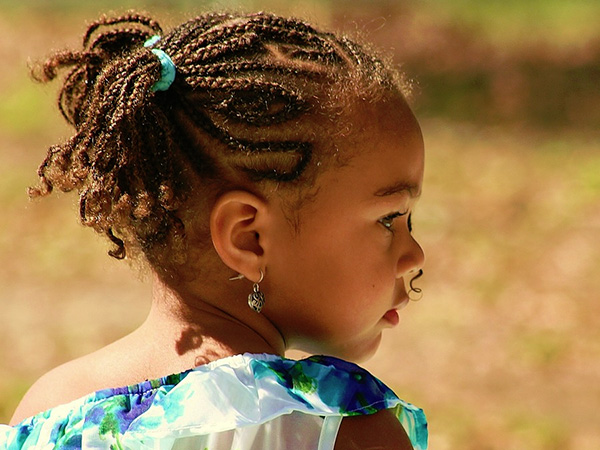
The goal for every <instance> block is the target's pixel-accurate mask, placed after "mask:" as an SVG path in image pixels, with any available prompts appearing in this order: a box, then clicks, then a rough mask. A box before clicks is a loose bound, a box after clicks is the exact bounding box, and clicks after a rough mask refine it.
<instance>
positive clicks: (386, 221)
mask: <svg viewBox="0 0 600 450" xmlns="http://www.w3.org/2000/svg"><path fill="white" fill-rule="evenodd" d="M406 214H408V219H407V221H406V222H407V226H408V231H409V232H412V220H411V219H412V214H409V213H408V211H406V212H400V211H396V212H395V213H392V214H390V215H387V216H385V217H383V218H381V219H379V223H381V225H383V227H384V228H385V229H386V230H389V231H391V232H392V233H393V232H394V229H393V228H392V227H393V225H394V219H397V218H398V217H402V216H405V215H406Z"/></svg>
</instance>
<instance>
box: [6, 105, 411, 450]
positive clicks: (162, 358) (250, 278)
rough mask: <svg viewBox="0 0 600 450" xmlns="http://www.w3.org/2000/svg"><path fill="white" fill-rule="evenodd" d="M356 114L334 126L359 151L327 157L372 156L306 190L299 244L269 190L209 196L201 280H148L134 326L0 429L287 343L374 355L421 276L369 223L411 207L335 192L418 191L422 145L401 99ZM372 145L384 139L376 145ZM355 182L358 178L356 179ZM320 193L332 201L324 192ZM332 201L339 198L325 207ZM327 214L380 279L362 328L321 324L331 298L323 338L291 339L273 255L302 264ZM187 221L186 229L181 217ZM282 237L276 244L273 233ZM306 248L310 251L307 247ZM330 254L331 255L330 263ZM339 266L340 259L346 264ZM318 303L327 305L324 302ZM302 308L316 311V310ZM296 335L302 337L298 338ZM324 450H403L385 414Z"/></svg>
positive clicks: (347, 428)
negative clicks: (257, 306) (389, 315)
mask: <svg viewBox="0 0 600 450" xmlns="http://www.w3.org/2000/svg"><path fill="white" fill-rule="evenodd" d="M360 106H361V108H362V110H361V111H358V112H355V113H348V117H346V119H347V120H348V121H352V123H354V124H355V125H356V129H357V130H360V133H361V135H365V134H366V136H364V137H363V140H362V141H361V140H357V139H356V138H355V137H354V136H347V137H346V138H343V139H340V140H339V141H338V142H337V145H338V147H339V148H340V149H342V150H343V146H344V145H348V146H350V145H353V146H355V145H357V144H359V145H361V144H363V145H364V144H365V143H367V142H368V143H369V144H370V147H371V150H370V151H371V152H372V153H371V154H367V155H362V156H361V155H359V156H357V157H355V158H353V159H352V160H351V161H356V162H357V165H356V166H353V165H352V162H351V163H350V164H349V165H348V166H344V167H342V168H335V169H330V170H329V171H327V172H326V175H322V176H320V177H319V178H318V179H317V182H316V185H315V190H316V191H317V192H318V194H317V195H316V196H315V199H314V201H312V202H310V203H309V204H308V206H306V207H305V208H303V210H302V212H301V218H302V220H301V223H302V226H301V228H300V231H299V232H297V231H296V230H293V226H292V225H291V224H290V223H289V222H288V221H287V218H286V214H285V202H284V200H283V199H282V197H281V196H280V195H278V194H277V191H276V190H275V189H274V190H272V191H271V192H267V193H266V194H265V195H264V196H262V195H256V194H253V193H250V192H247V191H241V190H236V191H230V192H227V193H226V194H224V195H222V196H220V197H219V198H218V199H217V200H216V202H215V203H214V205H213V206H212V208H211V214H210V221H209V227H210V232H211V236H212V241H213V245H214V247H211V248H210V249H209V250H208V251H207V252H205V253H204V254H203V255H202V258H201V259H202V266H203V267H204V268H205V270H203V273H202V276H201V277H195V278H194V277H192V278H189V277H177V278H172V279H170V281H169V282H168V283H165V281H164V279H163V278H161V277H159V276H156V275H155V276H154V278H153V287H154V289H153V299H152V306H151V309H150V313H149V315H148V317H147V319H146V321H145V322H144V324H143V325H142V326H141V327H140V328H138V329H137V330H135V331H134V332H133V333H131V334H130V335H128V336H126V337H124V338H122V339H120V340H119V341H117V342H115V343H113V344H111V345H109V346H107V347H105V348H103V349H100V350H98V351H97V352H94V353H92V354H90V355H87V356H83V357H81V358H79V359H76V360H74V361H71V362H68V363H66V364H64V365H62V366H60V367H58V368H56V369H54V370H52V371H51V372H49V373H47V374H46V375H44V376H43V377H42V378H40V379H39V380H38V381H37V382H36V383H35V384H34V385H33V387H32V388H31V389H30V390H29V392H28V393H27V394H26V396H25V397H24V399H23V400H22V402H21V404H20V405H19V407H18V408H17V410H16V412H15V414H14V416H13V418H12V420H11V423H12V424H16V423H18V422H20V421H21V420H22V419H24V418H26V417H28V416H31V415H33V414H36V413H38V412H40V411H43V410H45V409H48V408H51V407H54V406H56V405H58V404H61V403H66V402H69V401H72V400H75V399H77V398H79V397H81V396H83V395H85V394H87V393H89V392H93V391H96V390H99V389H102V388H108V387H114V386H123V385H129V384H134V383H138V382H140V381H141V380H144V379H154V378H158V377H161V376H164V375H166V374H171V373H177V372H181V371H184V370H187V369H190V368H192V367H196V366H198V365H200V364H205V363H207V362H210V361H214V360H217V359H221V358H224V357H227V356H231V355H235V354H240V353H245V352H249V353H270V354H278V355H283V354H284V353H285V351H286V349H287V348H289V347H290V342H292V345H295V346H297V347H300V348H301V347H302V343H303V342H309V343H310V347H311V349H312V350H318V349H315V348H314V347H315V345H316V344H315V343H316V342H318V340H319V339H321V340H323V345H322V347H321V348H322V349H324V350H325V351H327V350H336V349H338V350H339V351H340V352H342V353H344V352H346V351H347V350H348V348H346V347H347V346H346V347H344V346H342V347H340V345H339V341H340V334H339V333H340V332H341V331H343V330H344V329H345V328H346V327H348V326H351V327H354V329H353V330H352V333H353V334H356V335H357V336H359V337H360V339H361V340H360V341H357V342H356V343H355V345H354V346H352V348H358V349H359V353H360V354H357V355H354V356H356V357H357V358H361V357H363V358H364V357H365V356H369V354H371V353H372V351H374V348H373V346H375V348H376V345H377V344H378V342H379V337H380V334H381V332H382V330H383V329H384V328H387V327H388V326H389V323H387V322H386V320H385V319H383V318H382V317H383V315H385V314H386V312H387V311H389V310H390V309H392V308H395V307H397V305H398V303H399V301H400V300H402V299H403V298H404V296H405V290H404V283H405V281H407V279H410V275H411V274H412V273H414V271H416V270H418V269H419V268H420V266H421V265H422V264H423V254H422V251H421V249H420V247H419V246H418V244H416V242H415V241H414V239H412V237H411V236H410V233H409V232H408V230H407V226H406V225H407V224H406V217H405V218H404V219H400V218H399V219H396V220H397V222H396V221H395V222H394V227H395V231H394V233H389V231H388V230H386V229H385V227H383V226H382V224H381V223H380V221H379V220H378V219H380V217H381V216H383V215H385V214H388V213H389V212H390V210H392V211H393V210H395V209H403V210H404V209H406V208H409V209H410V208H412V205H413V203H414V199H412V198H410V197H403V196H401V197H398V198H396V199H394V200H393V201H392V203H391V204H389V205H388V204H381V203H375V202H373V204H374V205H375V206H373V205H372V204H371V203H370V202H366V203H360V202H357V201H354V200H352V201H351V202H350V203H349V204H347V203H344V202H342V201H341V200H343V197H345V196H346V194H345V193H344V192H345V191H347V190H352V192H353V193H354V194H356V195H359V194H360V195H362V194H361V193H366V192H369V193H371V192H372V188H373V187H374V186H373V185H372V184H371V182H370V180H372V179H373V178H374V177H373V175H377V176H376V177H375V178H379V177H378V175H381V178H382V179H381V182H383V183H387V184H389V182H397V181H405V182H406V183H407V184H414V185H416V186H417V187H418V188H419V189H420V184H421V182H422V140H421V138H420V131H419V130H418V126H417V125H416V122H415V120H414V117H413V116H412V113H411V112H410V110H409V109H408V107H407V106H406V104H405V103H404V101H403V100H402V99H399V98H398V97H395V98H393V99H392V101H389V102H387V103H386V104H378V105H360ZM367 107H368V108H372V110H371V111H370V113H371V114H365V112H364V108H367ZM373 115H375V117H376V120H374V121H366V122H365V121H364V120H363V119H361V118H363V117H365V116H366V117H373ZM382 127H383V128H382ZM390 128H391V129H392V130H391V131H390V130H389V129H390ZM386 131H389V133H386ZM383 135H385V138H382V137H381V136H383ZM405 136H409V137H408V138H405ZM361 157H362V158H366V159H365V161H367V160H368V161H371V162H373V161H376V162H377V164H379V165H380V166H377V165H374V166H371V167H367V166H364V167H363V168H362V169H361V166H360V164H358V163H359V162H360V158H361ZM398 157H402V158H405V159H406V161H412V162H407V164H408V166H407V169H404V168H403V166H402V164H400V165H397V166H396V167H397V169H398V170H396V168H395V167H393V165H392V164H393V161H396V160H397V158H398ZM365 164H366V163H365ZM378 167H380V168H378ZM390 168H391V169H390ZM361 173H362V174H363V175H364V177H363V178H360V177H361ZM398 178H400V180H398ZM332 182H333V183H334V184H336V185H338V187H340V186H341V187H342V189H334V188H332V187H331V186H329V184H330V183H332ZM320 188H324V189H323V192H324V193H322V192H319V190H320ZM361 189H362V190H361ZM363 191H364V192H363ZM354 194H353V195H354ZM332 195H333V196H334V197H332ZM335 195H339V196H341V197H340V198H338V199H336V198H335ZM333 204H339V205H342V206H341V207H342V208H345V209H348V208H361V209H358V210H351V209H348V213H349V214H348V217H343V216H342V217H340V220H341V222H340V223H339V224H337V225H336V227H337V228H336V229H337V230H338V231H339V233H340V234H339V238H340V239H344V237H346V235H347V232H354V231H353V230H355V229H357V227H358V228H360V230H365V232H366V234H365V238H367V239H370V237H371V236H372V237H373V239H374V241H373V242H372V243H369V242H367V245H368V246H373V247H374V248H372V249H371V250H370V251H369V252H365V251H361V250H360V248H359V249H357V250H358V251H359V252H360V255H359V256H360V257H361V258H363V261H364V262H365V264H366V265H365V266H363V271H364V270H371V271H373V273H383V274H384V275H383V278H382V279H380V280H373V290H371V288H370V286H369V287H368V288H367V289H366V291H365V293H363V294H361V295H363V297H364V296H368V295H372V296H373V297H372V299H370V297H366V298H365V300H368V301H365V300H361V299H357V301H359V302H360V301H362V302H363V304H364V305H365V306H364V308H365V314H363V316H365V317H373V319H372V320H371V319H370V320H369V321H368V322H362V321H359V322H353V321H352V320H354V319H351V318H350V316H344V315H338V314H332V312H331V311H335V310H336V308H337V309H339V310H341V309H342V308H343V307H344V302H345V301H346V297H345V296H338V298H336V297H335V295H331V301H332V302H334V303H333V305H330V306H328V307H329V308H333V310H331V311H329V312H328V313H329V314H331V315H334V316H335V317H331V321H332V323H334V324H335V325H334V326H333V327H332V328H331V329H328V330H325V331H323V330H322V329H319V330H318V332H315V331H314V330H313V329H312V327H311V326H310V324H303V323H302V322H300V325H299V326H296V325H294V326H293V327H292V323H291V322H289V320H284V319H283V318H285V316H286V314H285V311H288V314H287V315H288V316H290V315H295V314H296V313H297V308H298V307H301V305H300V306H297V305H294V304H290V302H292V301H298V302H299V301H301V297H299V298H298V299H296V298H294V297H289V296H287V297H286V296H282V295H278V294H277V290H276V289H273V287H274V286H286V285H285V283H286V278H289V277H287V276H284V275H278V274H286V273H289V267H287V266H286V264H289V263H288V262H285V258H284V259H282V258H281V257H280V255H278V252H280V251H281V247H282V246H285V245H288V244H286V242H289V246H290V248H291V249H292V250H293V251H294V252H302V251H303V250H302V249H303V248H304V247H303V245H306V247H305V249H304V252H311V251H312V250H311V248H310V245H309V243H310V242H311V239H314V238H316V237H317V236H316V235H317V234H319V233H325V232H326V231H327V230H329V232H330V231H331V229H330V228H328V227H329V226H331V221H329V222H327V221H323V220H322V218H321V217H320V215H321V214H327V213H329V212H330V208H331V205H333ZM189 216H190V217H194V215H193V214H191V215H189ZM195 217H196V219H195V220H198V221H199V223H198V224H194V223H186V229H187V230H189V231H190V232H191V230H194V229H203V228H204V227H205V226H206V223H205V221H206V218H205V217H203V216H201V215H197V216H195ZM351 217H357V218H358V219H357V220H360V224H359V225H357V223H354V222H352V220H350V219H349V218H351ZM192 220H194V219H192ZM318 223H322V225H321V226H322V227H324V228H323V230H322V231H319V228H318ZM286 224H287V225H286ZM286 227H287V228H286ZM315 227H316V228H315ZM343 227H346V228H347V231H344V230H343V229H342V228H343ZM282 228H283V231H285V232H282ZM362 232H363V231H361V233H362ZM192 234H193V233H192ZM294 236H296V237H294ZM311 236H312V237H311ZM361 238H362V237H361ZM190 239H191V242H193V241H194V236H193V235H191V236H190ZM305 239H308V241H306V240H305ZM330 239H331V237H330ZM314 242H315V243H316V244H317V245H321V244H320V243H319V241H318V240H317V241H314ZM296 244H302V245H300V246H295V245H296ZM342 244H343V243H342ZM337 248H338V247H335V246H334V247H332V251H334V250H335V249H337ZM339 248H340V249H346V248H347V246H346V245H341V246H340V247H339ZM378 249H381V250H378ZM340 251H347V250H340ZM306 256H309V255H306ZM343 256H344V258H347V257H349V256H350V255H348V254H344V255H343ZM290 257H291V254H290ZM302 257H303V255H299V259H298V260H297V261H295V263H298V264H299V263H301V261H302V260H303V259H302ZM190 265H191V266H192V267H193V266H194V262H193V261H192V262H190ZM261 270H264V271H265V272H266V274H265V280H264V282H263V283H261V288H262V289H263V290H264V291H265V293H266V296H267V302H268V303H267V304H266V306H265V308H264V310H263V313H261V314H256V313H255V312H253V311H252V310H250V308H248V307H247V306H246V305H245V302H246V296H247V295H248V292H250V290H251V288H252V283H253V282H256V281H258V279H259V278H260V271H261ZM339 270H342V271H344V270H345V271H346V272H344V274H345V275H346V276H348V277H354V276H355V275H354V274H353V273H352V272H348V270H350V269H348V266H340V268H339ZM237 273H240V274H243V275H244V276H245V279H243V280H238V281H227V280H228V279H229V278H230V277H231V276H232V275H236V274H237ZM309 273H310V272H307V274H309ZM306 276H309V275H306ZM175 280H177V281H175ZM308 281H309V282H311V280H308ZM369 284H370V282H369ZM376 285H377V286H378V287H377V289H375V287H376ZM368 292H374V293H373V294H368ZM305 295H306V293H305ZM321 295H322V296H325V295H330V293H329V292H327V291H326V290H324V291H323V292H322V293H321ZM371 300H372V301H371ZM348 301H354V300H353V299H348ZM335 302H338V303H335ZM357 304H360V303H357ZM313 307H314V308H317V307H318V304H315V305H313ZM295 308H296V309H295ZM290 311H291V312H292V313H290ZM327 311H328V310H327V309H325V310H324V312H327ZM353 316H354V315H353ZM302 326H306V328H303V329H302V328H301V327H302ZM290 327H292V328H290ZM288 330H289V331H288ZM313 333H315V334H313ZM302 334H305V336H304V338H300V337H299V336H300V335H302ZM342 337H343V336H342ZM363 341H364V342H363ZM363 344H364V345H363ZM361 346H365V347H368V350H365V351H363V349H362V347H361ZM334 354H336V353H334ZM341 356H344V355H343V354H342V355H341ZM335 448H336V449H337V450H348V449H363V450H364V449H373V450H375V449H399V450H405V449H411V448H412V446H411V444H410V441H409V439H408V437H407V435H406V432H405V431H404V429H403V428H402V426H401V425H400V423H399V422H398V421H397V419H395V418H394V417H393V415H392V414H391V413H390V412H389V411H381V412H379V413H377V414H373V415H369V416H359V417H351V418H346V419H344V420H343V421H342V425H341V428H340V431H339V434H338V439H337V442H336V447H335Z"/></svg>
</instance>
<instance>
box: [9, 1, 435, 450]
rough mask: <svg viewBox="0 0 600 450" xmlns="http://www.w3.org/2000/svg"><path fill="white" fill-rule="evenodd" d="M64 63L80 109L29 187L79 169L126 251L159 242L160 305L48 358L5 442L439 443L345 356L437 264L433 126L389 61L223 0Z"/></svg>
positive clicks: (152, 258) (47, 186) (134, 20)
mask: <svg viewBox="0 0 600 450" xmlns="http://www.w3.org/2000/svg"><path fill="white" fill-rule="evenodd" d="M65 67H66V68H70V71H69V72H68V75H67V76H66V78H65V81H64V84H63V87H62V90H61V95H60V99H59V106H60V110H61V112H62V113H63V115H64V116H65V118H66V119H67V120H68V121H69V122H70V123H71V124H72V125H73V126H74V127H75V130H76V131H75V134H74V136H73V137H72V138H71V139H69V140H68V141H67V142H66V143H64V144H62V145H57V146H53V147H51V148H50V150H49V152H48V156H47V157H46V159H45V161H44V162H43V163H42V165H41V166H40V169H39V176H40V184H39V186H38V187H37V188H35V189H34V190H32V195H33V196H44V195H47V194H49V193H50V192H51V191H52V190H53V189H54V188H58V189H60V190H62V191H70V190H76V191H77V192H78V193H79V199H80V215H81V220H82V222H83V223H84V224H85V225H88V226H90V227H92V228H93V229H95V230H96V231H98V232H99V233H102V234H105V235H106V236H107V237H108V238H109V239H110V241H111V242H112V245H113V246H114V248H113V249H112V250H111V251H110V252H109V253H110V255H111V256H113V257H115V258H119V259H122V258H125V257H137V258H142V259H143V260H145V261H147V263H148V265H149V267H150V269H151V271H152V273H153V287H154V289H153V298H152V307H151V311H150V313H149V315H148V318H147V320H146V321H145V323H144V324H143V325H142V326H141V327H140V328H139V329H137V330H135V331H134V332H133V333H131V334H130V335H128V336H126V337H124V338H122V339H120V340H119V341H117V342H115V343H113V344H111V345H109V346H107V347H105V348H103V349H101V350H99V351H97V352H95V353H92V354H90V355H87V356H84V357H82V358H79V359H77V360H74V361H71V362H69V363H67V364H64V365H62V366H60V367H58V368H56V369H54V370H52V371H51V372H49V373H48V374H46V375H44V376H43V377H42V378H41V379H39V380H38V381H37V382H36V383H35V384H34V385H33V387H32V388H31V389H30V390H29V392H28V393H27V394H26V395H25V398H24V399H23V400H22V402H21V404H20V405H19V407H18V408H17V411H16V412H15V414H14V417H13V420H12V424H13V426H3V427H1V428H0V442H2V443H3V444H4V446H5V447H6V448H11V449H13V448H15V449H16V448H42V447H43V448H54V446H56V448H69V449H70V448H90V449H91V448H94V449H99V448H106V449H116V448H119V449H120V448H127V449H138V448H140V449H141V448H147V449H192V448H193V449H209V450H220V449H240V450H250V449H252V450H259V449H333V448H335V449H338V450H341V449H369V448H373V449H374V448H378V449H380V448H385V449H410V448H416V449H424V448H426V446H427V425H426V422H425V417H424V415H423V413H422V411H421V410H420V409H418V408H416V407H414V406H412V405H410V404H408V403H406V402H404V401H402V400H400V399H399V398H398V397H397V396H396V395H395V394H394V393H393V392H392V391H391V390H390V389H389V388H387V387H386V386H385V385H383V384H382V383H381V382H380V381H379V380H377V379H376V378H375V377H373V376H372V375H371V374H369V373H368V372H366V371H365V370H363V369H361V368H360V367H358V366H356V365H355V364H353V363H351V362H347V361H345V360H349V361H360V360H364V359H365V358H368V357H369V356H371V355H372V354H373V353H374V352H375V351H376V350H377V347H378V345H379V342H380V339H381V334H382V332H383V330H384V329H386V328H391V327H394V326H396V325H397V324H398V321H399V316H398V311H399V310H400V309H401V308H402V307H404V306H405V305H406V304H407V302H408V300H409V297H408V294H407V290H408V291H409V292H410V289H411V287H412V281H414V279H415V278H417V277H418V276H419V275H420V274H421V273H422V272H421V270H420V268H421V266H422V264H423V258H424V257H423V252H422V250H421V248H420V247H419V245H418V244H417V243H416V241H415V240H414V239H413V237H412V236H411V223H410V215H411V211H412V209H413V206H414V203H415V201H416V199H417V198H418V197H419V194H420V190H421V183H422V178H423V141H422V137H421V134H420V130H419V126H418V124H417V122H416V120H415V118H414V116H413V114H412V113H411V111H410V109H409V107H408V106H407V104H406V101H405V98H404V96H403V92H404V86H403V84H402V82H401V78H400V77H398V76H397V75H396V74H395V73H394V71H393V70H392V69H391V68H390V67H389V65H387V64H386V63H384V62H382V61H380V60H379V59H377V58H375V57H374V56H372V55H371V53H370V52H369V51H367V50H365V49H364V48H362V47H361V46H359V45H357V44H356V43H354V42H352V41H350V40H348V39H347V38H345V37H338V36H335V35H333V34H329V33H323V32H319V31H316V30H315V29H313V28H312V27H311V26H309V25H307V24H305V23H303V22H301V21H297V20H294V19H285V18H281V17H276V16H273V15H269V14H252V15H233V14H207V15H205V16H202V17H198V18H196V19H193V20H190V21H189V22H187V23H184V24H182V25H181V26H179V27H177V28H175V29H174V30H172V31H171V32H170V33H166V34H163V32H162V30H161V27H160V26H159V25H158V23H157V22H155V21H154V20H153V19H151V18H149V17H146V16H143V15H139V14H135V13H130V14H128V15H125V16H121V17H115V18H102V19H101V20H99V21H97V22H95V23H93V24H92V25H90V27H89V28H88V30H87V32H86V34H85V36H84V38H83V49H82V50H81V51H73V52H70V51H68V52H60V53H57V54H55V55H54V56H53V57H51V58H50V59H49V60H48V61H47V62H46V63H45V64H44V65H43V67H42V68H41V70H40V73H39V74H38V75H39V77H40V78H41V79H42V80H44V81H47V80H51V79H53V78H55V77H56V76H57V73H58V72H59V70H60V69H62V68H65ZM414 290H417V291H418V289H416V288H414ZM288 349H301V350H304V351H307V352H311V353H315V354H321V355H329V356H314V357H311V358H308V359H305V360H302V361H295V360H290V359H286V358H284V357H283V355H284V353H285V351H286V350H288ZM338 358H344V359H338ZM173 374H174V375H173ZM123 386H124V387H123Z"/></svg>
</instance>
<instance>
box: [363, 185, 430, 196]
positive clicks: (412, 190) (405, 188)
mask: <svg viewBox="0 0 600 450" xmlns="http://www.w3.org/2000/svg"><path fill="white" fill-rule="evenodd" d="M404 192H408V194H409V195H410V196H411V197H412V198H417V197H420V196H421V190H420V189H419V186H417V185H416V184H410V183H405V182H403V181H400V182H398V183H395V184H392V185H390V186H385V187H382V188H381V189H378V190H377V191H376V192H375V193H374V194H373V195H375V197H388V196H390V195H395V194H402V193H404Z"/></svg>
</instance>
